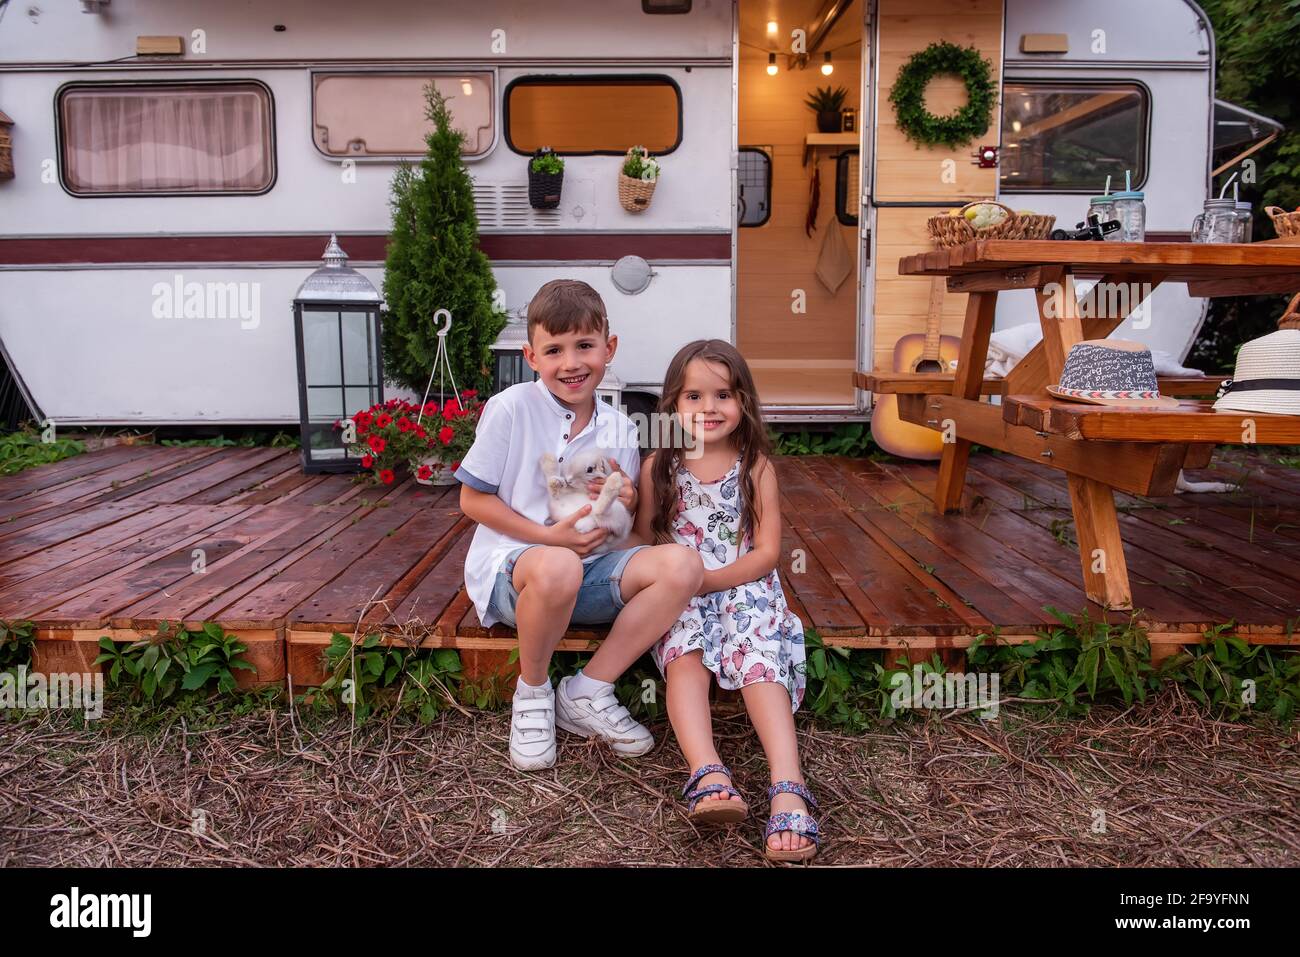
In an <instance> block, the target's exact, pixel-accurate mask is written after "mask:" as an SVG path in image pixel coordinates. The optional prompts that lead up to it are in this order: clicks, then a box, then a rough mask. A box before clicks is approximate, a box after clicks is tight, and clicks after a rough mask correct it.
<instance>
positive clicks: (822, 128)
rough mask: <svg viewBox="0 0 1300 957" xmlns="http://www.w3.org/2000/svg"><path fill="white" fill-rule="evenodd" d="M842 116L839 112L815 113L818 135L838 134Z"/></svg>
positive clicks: (820, 111)
mask: <svg viewBox="0 0 1300 957" xmlns="http://www.w3.org/2000/svg"><path fill="white" fill-rule="evenodd" d="M843 119H844V118H843V116H842V115H841V114H840V111H839V110H818V111H817V132H818V133H839V132H841V130H840V123H841V122H842V121H843Z"/></svg>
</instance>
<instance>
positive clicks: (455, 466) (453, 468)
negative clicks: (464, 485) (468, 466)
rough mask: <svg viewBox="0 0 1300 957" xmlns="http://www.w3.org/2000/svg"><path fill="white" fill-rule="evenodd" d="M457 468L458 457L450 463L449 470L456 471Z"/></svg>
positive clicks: (458, 463) (458, 465)
mask: <svg viewBox="0 0 1300 957" xmlns="http://www.w3.org/2000/svg"><path fill="white" fill-rule="evenodd" d="M458 468H460V459H457V460H456V461H454V462H452V463H451V470H452V471H453V472H454V471H456V469H458Z"/></svg>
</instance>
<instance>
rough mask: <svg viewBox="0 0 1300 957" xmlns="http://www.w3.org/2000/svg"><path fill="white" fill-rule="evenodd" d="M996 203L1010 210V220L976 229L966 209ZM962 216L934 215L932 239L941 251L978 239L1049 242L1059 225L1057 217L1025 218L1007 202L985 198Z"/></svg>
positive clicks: (931, 223)
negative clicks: (1047, 239)
mask: <svg viewBox="0 0 1300 957" xmlns="http://www.w3.org/2000/svg"><path fill="white" fill-rule="evenodd" d="M985 203H992V204H993V205H994V206H1001V207H1002V208H1003V209H1005V210H1006V211H1007V218H1006V219H1004V220H1003V221H1002V222H1000V223H998V224H997V225H996V226H986V227H985V228H984V229H976V228H975V227H974V226H972V225H971V224H970V222H969V221H968V220H967V219H966V215H965V214H966V210H968V209H970V208H971V207H972V206H982V205H984V204H985ZM961 212H962V215H960V216H931V217H930V220H929V228H930V238H931V239H932V240H934V244H935V245H936V246H939V247H941V248H947V247H949V246H961V245H962V244H964V243H969V242H972V241H973V240H976V239H1046V238H1047V237H1048V236H1049V235H1051V232H1052V227H1053V226H1054V225H1056V217H1055V216H1022V215H1020V214H1019V213H1017V212H1016V211H1015V210H1014V209H1012V208H1011V207H1010V206H1008V205H1006V204H1005V203H999V202H998V201H997V200H992V199H981V200H976V201H975V202H973V203H967V204H966V205H965V206H963V207H962V208H961Z"/></svg>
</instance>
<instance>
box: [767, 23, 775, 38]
mask: <svg viewBox="0 0 1300 957" xmlns="http://www.w3.org/2000/svg"><path fill="white" fill-rule="evenodd" d="M776 30H777V26H776V21H775V20H768V21H767V35H768V36H769V37H771V36H775V35H776Z"/></svg>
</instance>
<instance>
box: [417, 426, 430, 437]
mask: <svg viewBox="0 0 1300 957" xmlns="http://www.w3.org/2000/svg"><path fill="white" fill-rule="evenodd" d="M415 434H416V435H418V436H419V437H420V438H422V439H427V438H428V437H429V433H428V432H426V431H425V430H424V426H422V425H417V426H415Z"/></svg>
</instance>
